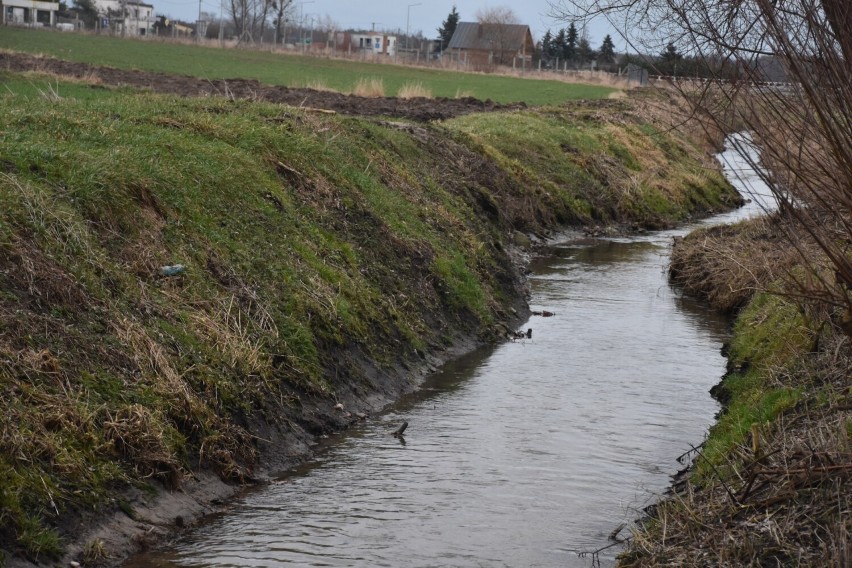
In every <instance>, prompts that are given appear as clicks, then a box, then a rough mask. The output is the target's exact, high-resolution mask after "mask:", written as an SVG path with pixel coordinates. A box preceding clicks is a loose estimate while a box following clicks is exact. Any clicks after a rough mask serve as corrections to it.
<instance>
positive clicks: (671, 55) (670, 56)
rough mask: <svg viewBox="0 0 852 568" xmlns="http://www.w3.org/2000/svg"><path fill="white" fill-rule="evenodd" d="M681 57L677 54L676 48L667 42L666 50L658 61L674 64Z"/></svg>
mask: <svg viewBox="0 0 852 568" xmlns="http://www.w3.org/2000/svg"><path fill="white" fill-rule="evenodd" d="M681 57H683V56H682V55H681V54H680V53H678V51H677V47H675V44H673V43H672V42H669V43H668V45H667V46H666V49H664V50H663V52H662V53H661V54H660V59H662V60H663V61H666V62H668V63H671V62H675V61H677V60H678V59H680V58H681Z"/></svg>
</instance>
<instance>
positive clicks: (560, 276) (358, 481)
mask: <svg viewBox="0 0 852 568" xmlns="http://www.w3.org/2000/svg"><path fill="white" fill-rule="evenodd" d="M741 166H742V164H741V163H737V162H735V161H731V165H730V166H729V169H730V171H731V172H733V171H734V170H736V169H739V168H741ZM746 177H747V176H746ZM759 210H760V208H759V207H758V206H757V204H756V203H752V204H751V205H750V206H748V207H746V208H744V209H742V210H740V211H738V212H736V213H734V214H732V215H728V216H725V217H724V218H721V219H720V218H717V219H716V221H727V220H733V219H734V218H738V217H742V216H747V215H751V214H754V213H756V212H759ZM683 232H685V230H684V231H677V232H665V233H658V234H653V235H649V236H645V237H641V238H633V239H611V240H594V241H570V240H568V241H566V242H564V243H561V244H557V245H554V246H553V247H551V248H550V250H549V251H547V254H546V255H543V256H541V257H540V258H538V259H536V260H535V261H534V262H533V264H532V269H533V274H532V276H531V279H530V282H531V286H532V302H533V305H532V307H533V309H534V310H542V309H545V310H550V311H553V312H556V314H557V315H556V316H555V317H550V318H542V317H533V318H532V319H531V320H530V321H529V322H528V324H527V325H525V326H524V329H526V328H527V327H530V328H532V329H533V335H532V339H526V340H524V341H519V342H515V343H506V344H503V345H500V346H498V347H496V348H494V349H489V350H486V351H481V352H478V353H474V354H472V355H470V356H468V357H466V358H464V359H463V360H461V361H457V362H455V363H453V364H451V365H448V366H447V367H446V368H444V369H443V371H442V372H441V373H439V374H438V375H437V376H435V377H434V378H433V379H431V380H430V381H429V382H428V383H427V384H426V385H425V388H424V389H423V390H422V391H420V392H418V393H417V394H415V395H413V396H411V397H408V398H406V399H404V400H403V401H401V402H400V403H399V404H397V405H396V406H395V407H393V408H392V409H391V410H389V411H388V412H386V413H384V414H383V415H381V416H378V417H375V418H373V419H371V420H369V421H367V422H366V423H365V424H364V425H363V426H362V427H360V428H358V429H356V430H355V431H352V432H349V433H347V434H346V435H345V436H343V437H340V438H339V439H336V440H331V441H329V442H328V443H327V445H326V447H325V448H324V449H323V450H322V451H321V452H320V453H319V455H318V457H317V459H316V460H314V461H313V462H311V463H309V464H307V465H305V466H302V467H300V468H299V469H297V470H294V471H292V472H291V473H290V474H289V475H287V476H286V477H284V478H282V479H281V480H279V481H278V482H276V483H273V484H272V485H270V486H269V487H265V488H263V489H262V490H259V491H255V492H251V493H249V494H247V495H246V496H244V498H242V499H241V500H240V501H238V502H237V503H236V504H235V505H234V506H233V507H232V508H231V510H230V511H229V512H228V513H227V514H225V515H223V516H221V517H219V518H216V519H214V520H212V521H211V522H209V523H207V524H206V525H204V526H202V527H200V528H198V529H197V530H195V531H194V532H192V533H190V534H188V535H186V536H184V537H183V538H181V539H180V540H179V541H177V542H175V543H173V544H172V545H171V546H170V547H169V548H168V549H167V550H164V551H162V552H158V553H155V554H149V555H147V556H144V557H141V558H137V559H135V560H134V561H133V564H132V565H133V566H163V567H165V566H198V567H201V566H205V567H214V566H215V567H238V566H240V567H241V566H269V567H276V566H365V567H366V566H371V567H372V566H392V567H396V566H400V567H401V566H406V567H408V566H411V567H426V566H435V567H449V566H460V567H461V566H463V567H474V566H512V567H520V566H525V567H532V566H542V567H544V566H547V567H551V566H554V567H555V566H560V567H565V566H568V567H571V566H589V565H590V563H591V561H590V558H589V557H585V558H581V557H580V556H578V554H577V553H578V552H580V551H592V550H596V549H599V548H601V547H604V546H606V545H607V544H608V539H607V536H608V535H609V534H610V533H611V532H612V531H613V529H614V528H615V527H617V526H618V525H619V524H620V523H622V522H629V521H631V520H633V519H635V518H636V517H637V516H638V515H639V514H640V513H639V512H640V510H641V509H642V508H643V507H644V506H646V505H647V504H648V503H649V502H650V501H652V500H653V499H654V498H655V496H657V495H659V494H660V493H661V492H662V491H664V490H665V489H666V487H667V485H668V484H669V481H670V479H669V476H670V475H671V474H672V473H674V472H675V471H677V469H679V464H678V463H677V461H676V458H677V457H678V456H679V455H680V454H682V453H684V452H686V451H688V450H689V449H690V447H691V445H692V444H698V443H699V442H700V441H701V440H702V439H703V437H704V435H705V432H706V430H707V428H708V427H709V425H710V424H711V423H712V421H713V417H714V413H715V412H716V411H717V405H716V403H715V402H714V401H713V400H712V399H711V398H710V396H709V394H708V392H707V391H708V389H709V388H710V387H711V386H712V385H713V384H715V383H716V382H717V381H718V380H719V377H720V376H721V375H722V374H723V372H724V366H725V360H724V359H723V357H722V356H721V355H720V353H719V350H720V347H721V343H722V341H723V339H724V338H725V331H726V323H727V322H726V321H724V320H723V319H721V318H719V317H717V316H715V315H714V314H713V313H712V312H709V311H708V310H706V309H705V308H704V307H703V306H701V305H700V304H698V303H696V302H694V301H691V300H689V299H687V298H682V297H680V296H679V294H678V293H677V291H675V290H672V289H670V288H669V286H668V284H667V282H666V278H665V266H666V264H667V255H668V247H669V244H670V242H671V238H672V236H675V235H677V234H682V233H683ZM403 421H408V423H409V428H408V430H407V431H406V434H407V435H406V437H405V440H404V441H402V440H397V439H396V438H394V437H392V436H390V435H389V432H390V431H392V430H393V429H395V428H396V427H397V426H398V425H399V424H400V423H402V422H403ZM616 551H617V550H616V549H610V550H607V551H604V552H603V553H601V555H600V559H601V561H602V563H603V565H610V564H612V562H613V558H614V554H615V552H616Z"/></svg>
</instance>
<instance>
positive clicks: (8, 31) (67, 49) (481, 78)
mask: <svg viewBox="0 0 852 568" xmlns="http://www.w3.org/2000/svg"><path fill="white" fill-rule="evenodd" d="M0 49H8V50H14V51H24V52H29V53H41V54H44V55H50V56H53V57H57V58H59V59H65V60H69V61H79V62H84V63H91V64H94V65H108V66H111V67H118V68H125V69H139V70H143V71H157V72H161V73H175V74H180V75H192V76H196V77H202V78H207V79H211V80H212V79H231V78H237V77H240V78H250V79H257V80H258V81H261V82H263V83H267V84H270V85H284V86H288V87H305V86H309V85H312V84H318V83H319V84H323V85H325V86H327V87H328V88H330V89H334V90H337V91H343V92H349V91H351V90H352V88H353V86H354V85H355V83H356V82H357V81H358V80H359V79H369V78H373V77H381V78H382V80H383V82H384V86H385V94H386V95H388V96H393V95H395V94H396V93H397V91H398V90H399V88H400V87H402V86H403V85H405V84H407V83H421V84H423V85H424V86H425V87H427V88H428V89H430V90H431V92H432V95H433V96H435V97H455V96H457V94H458V93H464V94H466V95H470V96H474V97H476V98H478V99H482V100H485V99H491V100H493V101H497V102H500V103H510V102H520V101H523V102H525V103H527V104H530V105H552V104H559V103H561V102H563V101H566V100H575V99H600V98H606V97H607V96H608V95H609V94H610V93H612V92H613V91H614V90H615V89H613V88H610V87H601V86H594V85H580V84H570V83H563V82H561V81H545V80H539V79H522V78H517V77H505V76H501V75H485V74H475V73H460V72H455V71H443V70H435V69H425V68H419V67H406V66H401V65H389V64H371V63H361V62H357V61H343V60H332V59H323V58H317V57H302V56H298V55H286V54H281V53H271V52H268V51H256V50H248V49H224V50H223V49H217V48H210V47H201V46H195V45H183V44H175V43H166V42H161V41H154V40H149V41H140V40H130V39H122V38H116V37H109V36H92V35H81V34H71V33H61V32H53V31H42V30H31V29H18V28H9V27H3V28H0Z"/></svg>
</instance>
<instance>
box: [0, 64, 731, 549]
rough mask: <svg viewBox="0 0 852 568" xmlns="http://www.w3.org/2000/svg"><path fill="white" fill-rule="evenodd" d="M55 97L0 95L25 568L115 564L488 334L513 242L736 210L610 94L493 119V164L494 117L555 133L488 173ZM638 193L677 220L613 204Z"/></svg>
mask: <svg viewBox="0 0 852 568" xmlns="http://www.w3.org/2000/svg"><path fill="white" fill-rule="evenodd" d="M4 80H5V81H6V82H7V84H8V85H10V89H9V90H14V87H15V83H16V82H17V83H20V84H26V83H30V84H32V83H33V82H34V81H37V80H38V79H34V78H33V77H32V76H30V77H26V78H21V77H20V76H17V75H6V76H4ZM73 88H74V89H77V91H76V92H79V93H81V94H80V96H79V98H67V97H66V98H62V97H60V96H56V92H53V96H50V92H45V93H42V96H35V97H26V96H21V95H19V96H5V97H4V98H3V100H2V103H3V106H4V110H5V111H6V112H4V113H2V116H0V132H2V133H3V135H2V138H1V139H0V171H2V173H0V204H2V207H0V215H2V216H0V248H2V255H0V315H2V317H0V326H2V327H0V361H2V367H0V373H2V374H0V379H2V381H3V390H2V400H0V404H2V410H3V412H2V417H0V476H2V479H0V488H2V489H0V518H2V519H3V523H2V525H0V526H2V529H0V539H2V540H0V542H2V548H4V549H6V550H8V551H9V552H11V553H13V554H16V555H18V556H19V557H27V558H29V559H32V560H45V559H47V560H49V559H52V558H56V557H58V556H60V555H62V554H63V550H64V549H65V547H66V546H67V545H69V544H71V547H70V548H69V549H68V550H69V554H70V555H71V557H73V558H76V559H78V560H79V559H86V558H88V560H89V561H90V562H94V561H98V560H104V558H105V557H106V556H107V555H109V557H110V559H111V560H112V561H114V560H115V559H116V558H117V557H118V555H119V554H121V553H126V552H127V550H126V546H127V543H128V541H132V540H133V539H137V540H139V539H142V538H143V537H144V536H145V535H148V534H150V533H151V532H152V531H155V530H156V529H157V525H169V524H171V523H173V522H175V521H176V517H177V516H178V515H180V516H181V517H184V515H186V514H187V513H190V514H193V513H192V511H191V509H192V507H194V508H195V512H196V513H198V512H201V511H203V510H204V505H205V503H206V501H209V500H211V499H213V498H216V497H222V496H226V495H227V494H228V493H229V491H230V490H229V488H228V486H226V485H224V484H222V483H220V482H219V481H217V480H216V479H217V477H218V478H219V479H222V480H225V481H228V482H230V483H236V484H238V483H241V482H245V481H250V480H252V479H255V478H258V477H262V475H264V472H269V471H275V470H276V469H280V468H282V467H284V466H285V465H287V464H288V463H290V462H291V461H292V460H294V459H299V458H300V457H301V456H304V455H305V453H306V452H307V451H308V450H309V444H310V442H311V440H312V439H313V438H314V437H315V436H317V435H320V434H323V433H327V432H330V431H334V430H337V429H340V428H344V427H345V426H346V425H347V424H348V423H350V422H351V421H354V420H357V419H358V417H359V414H362V413H366V412H370V411H373V410H375V409H377V408H380V407H381V406H382V405H383V404H385V403H386V402H388V401H390V400H392V399H394V398H395V397H397V396H398V395H399V394H400V393H402V392H405V391H407V390H410V389H412V388H415V387H416V385H417V383H418V381H419V379H420V377H421V376H422V374H423V373H424V372H428V370H429V369H430V366H432V365H434V364H435V363H437V362H439V361H440V360H441V359H442V358H445V357H447V356H450V355H451V354H452V353H453V349H456V350H458V349H463V348H464V347H465V346H470V345H472V344H474V343H478V342H483V341H494V340H499V339H501V338H502V337H504V336H505V330H506V327H509V328H513V327H514V325H515V324H516V323H517V321H518V320H519V319H520V317H522V314H523V312H524V309H525V303H524V282H523V277H522V271H521V267H520V266H519V264H518V262H517V259H516V258H514V257H513V254H512V251H513V250H514V248H515V247H516V246H517V245H522V246H525V245H528V243H529V236H530V235H536V234H538V235H542V234H545V233H546V232H547V231H548V230H551V229H556V228H559V227H563V226H566V225H567V224H570V223H582V222H589V221H594V222H596V223H618V224H622V225H628V226H629V225H636V226H646V225H651V226H654V225H656V223H658V222H660V221H661V220H662V221H663V222H674V221H676V220H677V219H679V218H681V217H682V216H684V215H690V214H701V213H704V212H705V211H707V210H713V209H721V208H724V207H726V206H729V204H731V203H733V202H734V197H733V195H734V194H733V190H732V189H731V188H729V187H727V186H726V185H725V184H724V183H722V182H721V181H720V179H721V177H720V176H719V174H718V172H714V171H711V170H706V169H704V168H703V167H702V163H701V158H702V154H701V152H700V151H698V150H696V148H695V147H693V146H692V145H691V144H690V143H689V142H688V141H685V140H683V139H678V138H676V137H674V136H673V135H672V134H669V133H665V132H663V127H662V126H655V125H653V124H650V123H647V122H645V121H643V119H641V118H640V117H639V116H638V114H637V113H635V107H634V106H632V105H634V104H637V103H634V102H630V101H619V102H613V103H609V104H606V105H601V104H595V105H584V104H577V105H576V106H574V107H565V108H560V109H552V110H546V109H545V110H530V111H524V112H522V113H504V114H495V115H493V116H494V117H495V118H493V119H489V123H488V125H487V126H488V128H493V125H494V124H496V123H495V122H494V121H498V122H499V121H502V122H503V123H504V124H505V125H506V126H507V127H506V129H505V130H506V135H505V136H506V139H507V140H510V139H512V138H513V137H515V138H516V145H518V146H522V145H528V140H527V138H526V137H527V136H528V135H529V134H528V131H527V130H526V129H525V130H523V131H518V130H513V129H512V128H510V126H511V125H514V124H517V123H518V121H530V122H532V121H534V122H535V123H536V124H538V125H540V126H548V127H549V128H550V129H551V130H552V131H553V134H554V135H555V134H558V133H562V135H564V136H565V137H566V139H565V140H564V141H562V140H560V141H559V142H558V143H556V144H554V143H553V142H552V140H553V136H547V137H543V138H542V142H541V146H538V147H530V148H529V150H528V152H527V157H528V159H526V160H524V159H521V157H513V158H512V159H511V160H510V159H508V158H505V156H506V155H507V154H506V153H505V152H501V153H499V154H498V153H496V150H492V149H493V148H496V146H495V145H494V144H495V143H494V140H495V138H494V136H493V133H490V132H484V133H483V132H481V131H482V130H485V127H479V126H477V125H475V124H470V123H468V124H466V125H464V128H459V127H457V126H456V125H454V124H453V123H448V124H445V125H413V124H409V123H404V122H400V121H398V120H374V119H363V118H352V117H341V116H332V115H328V114H325V113H315V112H312V111H310V110H305V109H299V108H293V107H286V106H280V105H273V104H267V103H253V102H247V101H232V100H227V99H219V98H206V99H175V98H167V97H162V96H153V95H146V94H133V93H126V92H116V91H112V90H110V89H103V88H101V87H98V88H95V89H92V88H90V87H89V86H88V85H85V84H84V85H79V84H78V85H75V86H74V87H73ZM56 90H57V91H58V92H59V93H65V92H67V90H66V85H64V84H63V85H61V86H60V85H59V84H58V83H57V85H56ZM84 95H85V96H84ZM46 101H48V102H49V104H46ZM643 129H644V130H648V131H649V132H650V130H653V134H654V135H653V136H648V133H645V135H642V134H643V132H642V131H643ZM577 132H582V134H583V138H582V139H583V140H597V141H599V142H600V143H595V144H592V143H588V144H586V145H576V146H575V145H572V144H571V140H573V139H574V138H571V136H573V137H576V136H577ZM614 133H615V134H618V133H622V134H621V138H620V139H621V140H622V142H620V143H619V144H617V145H616V144H611V143H603V141H606V140H608V139H609V138H610V137H612V136H613V134H614ZM503 142H504V143H507V144H508V142H505V141H503ZM563 146H564V148H563ZM554 148H559V149H560V151H561V152H562V154H553V151H554ZM539 156H542V158H541V159H539ZM648 156H655V157H656V158H655V161H654V162H653V169H651V171H648V169H647V168H648V166H647V164H648V163H651V160H652V158H650V157H648ZM544 157H547V159H544ZM569 163H570V164H572V165H571V167H570V168H569V167H568V166H567V165H565V164H569ZM595 163H603V164H606V165H607V167H606V168H598V169H596V170H593V173H591V174H589V175H584V174H583V172H584V171H585V170H584V169H583V166H584V165H588V164H595ZM553 165H558V166H560V168H559V170H558V171H557V172H555V173H553V172H549V171H548V170H547V169H546V167H550V166H553ZM557 174H558V175H557ZM699 174H700V175H699ZM663 177H664V178H665V179H667V180H669V181H671V182H672V183H669V184H662V183H660V182H659V181H658V180H659V179H660V178H663ZM677 179H683V180H687V179H688V180H689V183H682V184H679V183H677V182H676V181H672V180H677ZM661 188H665V189H666V190H667V191H670V192H671V198H672V199H675V198H678V199H679V200H680V201H679V202H682V203H684V204H685V205H684V206H683V208H682V209H681V208H678V210H677V214H669V215H668V216H666V214H667V211H666V210H661V211H660V212H657V208H652V210H653V211H654V215H653V216H646V215H641V214H637V213H636V211H637V209H636V208H635V207H620V206H619V204H621V203H625V202H629V203H634V202H641V200H638V201H637V198H636V197H635V196H636V195H638V196H640V197H641V196H642V195H653V196H655V198H658V197H659V195H660V192H661V191H662V189H661ZM628 198H629V199H628ZM608 200H611V201H612V204H611V205H607V201H608ZM211 474H213V475H211ZM198 487H200V492H199V493H198V495H199V498H198V499H199V501H196V502H195V505H192V504H191V503H185V504H183V505H180V504H179V502H180V501H181V500H183V497H181V498H180V499H175V498H173V497H171V496H170V497H168V498H167V499H166V501H168V502H170V503H171V504H172V505H173V508H172V509H169V510H167V512H164V510H163V509H162V508H160V509H157V513H156V518H155V515H154V514H153V513H149V512H148V511H147V510H146V507H145V502H146V501H152V500H153V501H156V499H157V496H158V495H159V496H162V495H164V493H163V492H164V491H175V490H178V489H182V492H183V493H181V492H177V493H172V494H168V493H165V494H167V495H175V494H177V495H181V494H183V495H186V494H187V493H189V494H193V493H192V492H193V491H194V488H198ZM205 487H206V488H207V489H205ZM204 491H208V492H209V493H207V494H206V497H205V496H204V495H205V493H204ZM205 499H206V501H205ZM162 501H163V500H162V499H161V500H160V502H162ZM94 518H98V519H100V520H103V519H107V522H108V523H109V524H111V525H113V526H116V525H121V526H122V529H121V530H125V529H126V531H127V532H126V533H122V534H119V535H113V536H115V537H116V540H115V541H112V540H109V539H107V538H105V537H102V536H97V534H100V533H94V532H90V530H89V529H90V527H92V526H93V524H94V523H93V522H92V521H93V519H94ZM119 520H120V521H119ZM185 520H188V519H185ZM122 539H123V540H122ZM137 544H142V543H141V542H137ZM121 545H123V546H124V549H122V548H111V547H113V546H121Z"/></svg>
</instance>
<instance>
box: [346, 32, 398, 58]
mask: <svg viewBox="0 0 852 568" xmlns="http://www.w3.org/2000/svg"><path fill="white" fill-rule="evenodd" d="M397 41H398V40H397V37H396V36H394V35H388V34H384V33H382V32H337V33H335V34H334V47H335V49H336V50H337V51H346V52H348V53H359V52H360V53H369V54H373V55H390V56H394V55H396V50H397Z"/></svg>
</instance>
